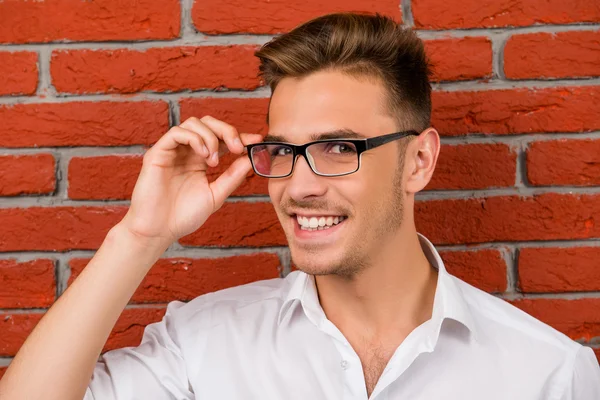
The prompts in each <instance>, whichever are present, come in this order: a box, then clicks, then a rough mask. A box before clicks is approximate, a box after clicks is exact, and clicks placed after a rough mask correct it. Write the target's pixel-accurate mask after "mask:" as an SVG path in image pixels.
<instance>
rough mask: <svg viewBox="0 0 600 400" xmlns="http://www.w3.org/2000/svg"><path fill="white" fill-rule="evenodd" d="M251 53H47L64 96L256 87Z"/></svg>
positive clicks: (211, 49) (231, 49)
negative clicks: (73, 94) (49, 55)
mask: <svg viewBox="0 0 600 400" xmlns="http://www.w3.org/2000/svg"><path fill="white" fill-rule="evenodd" d="M255 50H256V47H255V46H200V47H167V48H155V49H149V50H146V51H137V50H128V49H118V50H65V51H56V52H54V53H53V54H52V60H51V63H50V72H51V75H52V82H53V84H54V87H56V90H58V91H59V92H65V93H78V94H84V93H133V92H140V91H151V92H175V91H181V90H188V89H192V90H200V89H224V88H227V89H243V90H251V89H256V88H257V87H258V86H259V80H258V78H257V72H258V69H257V66H258V59H257V58H256V57H254V56H253V55H252V54H253V53H254V51H255ZM253 67H254V68H253Z"/></svg>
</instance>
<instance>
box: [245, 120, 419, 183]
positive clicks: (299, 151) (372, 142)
mask: <svg viewBox="0 0 600 400" xmlns="http://www.w3.org/2000/svg"><path fill="white" fill-rule="evenodd" d="M419 135H420V133H419V132H417V131H415V130H409V131H401V132H394V133H388V134H386V135H381V136H375V137H372V138H366V139H343V138H339V139H322V140H315V141H314V142H308V143H305V144H300V145H297V144H292V143H286V142H259V143H254V144H249V145H246V149H247V151H248V158H250V163H251V164H252V169H253V170H254V173H256V175H259V176H262V177H264V178H269V179H273V178H287V177H288V176H290V175H292V174H293V173H294V167H295V166H296V159H297V158H298V156H299V155H301V156H302V157H304V159H305V160H306V163H307V164H308V166H309V167H310V169H311V170H312V172H314V173H315V174H316V175H319V176H326V177H334V176H345V175H350V174H353V173H355V172H356V171H358V170H359V169H360V163H361V155H362V153H364V152H365V151H367V150H371V149H374V148H376V147H379V146H382V145H384V144H386V143H389V142H391V141H394V140H398V139H402V138H404V137H407V136H419ZM328 142H349V143H352V144H353V145H354V147H355V148H356V156H357V157H358V165H357V166H356V169H355V170H354V171H351V172H345V173H343V174H322V173H320V172H317V171H316V170H315V166H313V165H312V162H311V161H310V158H309V157H307V155H306V149H307V148H308V147H309V146H311V145H313V144H317V143H328ZM265 145H284V146H288V147H290V148H291V149H292V156H293V158H292V168H291V170H290V173H289V174H287V175H277V176H269V175H263V174H261V173H260V172H258V171H257V170H256V167H255V166H254V160H252V148H253V147H256V146H265Z"/></svg>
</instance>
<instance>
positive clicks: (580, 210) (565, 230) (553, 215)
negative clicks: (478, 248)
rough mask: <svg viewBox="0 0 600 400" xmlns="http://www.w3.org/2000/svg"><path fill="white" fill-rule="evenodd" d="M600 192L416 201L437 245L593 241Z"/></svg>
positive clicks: (599, 230) (422, 225) (422, 224)
mask: <svg viewBox="0 0 600 400" xmlns="http://www.w3.org/2000/svg"><path fill="white" fill-rule="evenodd" d="M599 200H600V196H599V195H571V194H555V193H549V194H543V195H538V196H530V197H520V196H495V197H488V198H469V199H460V200H456V199H452V200H451V199H448V200H427V201H419V202H416V203H415V222H416V225H417V229H418V230H419V231H420V232H422V233H423V234H424V235H425V236H427V237H428V238H429V239H430V240H432V241H433V242H434V243H436V244H458V243H484V242H503V241H518V240H525V241H529V240H569V239H589V238H595V237H598V236H599V235H600V223H599V222H598V218H599V217H598V215H600V201H599Z"/></svg>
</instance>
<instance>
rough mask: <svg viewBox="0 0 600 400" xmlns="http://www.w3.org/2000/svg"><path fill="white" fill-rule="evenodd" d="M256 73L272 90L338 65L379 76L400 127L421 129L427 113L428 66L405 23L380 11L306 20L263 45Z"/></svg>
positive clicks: (344, 69)
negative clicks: (283, 83) (397, 21)
mask: <svg viewBox="0 0 600 400" xmlns="http://www.w3.org/2000/svg"><path fill="white" fill-rule="evenodd" d="M255 55H256V56H257V57H258V58H260V76H261V77H262V78H263V79H264V81H265V82H266V84H267V85H269V86H270V87H271V91H272V92H273V91H274V90H275V88H276V87H277V84H278V83H279V82H280V81H281V79H283V78H286V77H295V78H299V77H304V76H307V75H309V74H311V73H314V72H317V71H322V70H328V69H333V70H338V71H341V72H343V73H347V74H350V75H352V76H355V77H357V78H360V77H363V78H364V77H367V78H376V79H380V80H381V82H383V84H384V86H385V88H386V90H387V92H388V98H387V106H388V109H389V111H390V112H391V114H392V115H393V116H394V117H395V118H396V120H397V121H398V125H399V127H400V129H415V130H418V131H422V130H424V129H426V128H427V127H429V123H430V117H431V86H430V83H429V77H430V75H431V72H430V66H429V63H428V60H427V57H426V55H425V50H424V46H423V42H422V41H421V39H419V38H418V37H417V35H416V34H415V32H414V31H413V30H411V29H410V28H407V27H404V26H402V25H400V24H398V23H396V22H395V21H394V20H393V19H391V18H389V17H386V16H383V15H380V14H374V15H372V14H358V13H336V14H328V15H324V16H321V17H318V18H315V19H313V20H310V21H308V22H306V23H304V24H302V25H300V26H298V27H296V28H294V29H293V30H292V31H290V32H288V33H285V34H283V35H281V36H278V37H276V38H275V39H273V40H271V41H270V42H268V43H266V44H265V45H263V46H262V48H261V49H260V50H258V51H257V52H256V53H255Z"/></svg>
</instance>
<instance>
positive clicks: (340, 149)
mask: <svg viewBox="0 0 600 400" xmlns="http://www.w3.org/2000/svg"><path fill="white" fill-rule="evenodd" d="M329 152H330V153H334V154H349V153H354V152H355V150H354V147H353V146H351V145H349V144H348V143H333V144H332V145H331V146H330V147H329Z"/></svg>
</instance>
